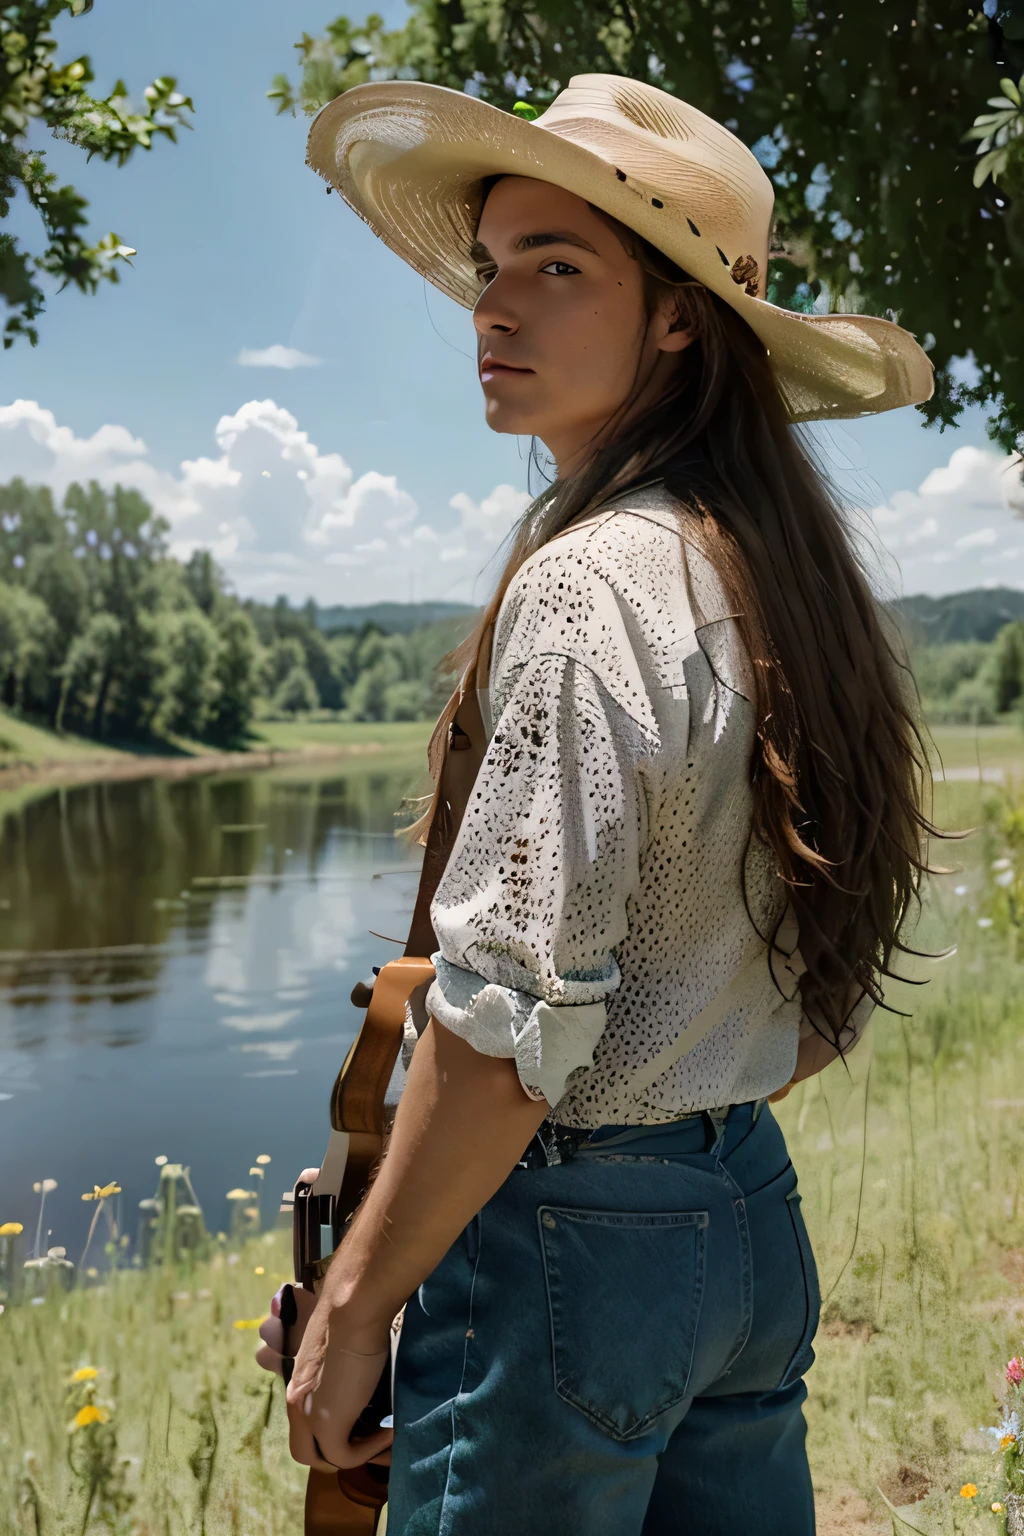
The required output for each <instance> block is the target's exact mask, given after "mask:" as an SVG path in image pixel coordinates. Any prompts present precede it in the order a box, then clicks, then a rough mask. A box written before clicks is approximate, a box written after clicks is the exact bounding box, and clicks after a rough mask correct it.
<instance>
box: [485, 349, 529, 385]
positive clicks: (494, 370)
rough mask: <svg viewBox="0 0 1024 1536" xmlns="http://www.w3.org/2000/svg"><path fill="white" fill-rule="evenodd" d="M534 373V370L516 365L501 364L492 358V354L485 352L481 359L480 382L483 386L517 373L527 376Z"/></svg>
mask: <svg viewBox="0 0 1024 1536" xmlns="http://www.w3.org/2000/svg"><path fill="white" fill-rule="evenodd" d="M533 371H534V370H533V369H532V368H518V367H516V365H515V364H514V363H503V362H499V360H498V359H497V358H496V357H492V356H491V354H490V352H485V353H484V355H483V357H482V358H481V359H480V382H481V383H482V384H486V383H487V382H488V381H489V380H490V379H495V378H501V377H506V378H510V377H512V376H513V375H515V374H517V373H518V374H527V373H533Z"/></svg>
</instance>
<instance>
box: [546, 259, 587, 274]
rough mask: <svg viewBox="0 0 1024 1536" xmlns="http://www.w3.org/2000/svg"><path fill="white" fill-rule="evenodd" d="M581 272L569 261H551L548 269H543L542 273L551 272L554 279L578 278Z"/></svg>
mask: <svg viewBox="0 0 1024 1536" xmlns="http://www.w3.org/2000/svg"><path fill="white" fill-rule="evenodd" d="M579 270H580V269H579V267H574V266H573V265H572V263H571V262H569V261H549V262H548V264H547V266H546V267H541V271H542V272H550V273H551V276H552V277H573V276H577V277H578V276H579Z"/></svg>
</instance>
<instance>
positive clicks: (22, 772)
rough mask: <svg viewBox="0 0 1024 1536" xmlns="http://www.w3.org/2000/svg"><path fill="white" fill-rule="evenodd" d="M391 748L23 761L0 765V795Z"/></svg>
mask: <svg viewBox="0 0 1024 1536" xmlns="http://www.w3.org/2000/svg"><path fill="white" fill-rule="evenodd" d="M391 750H393V748H392V747H391V746H390V744H389V743H386V742H379V741H368V742H347V743H342V742H338V743H332V744H330V745H326V744H325V745H324V746H309V747H267V748H264V749H262V750H260V751H255V752H200V753H196V754H195V755H194V756H186V755H182V756H181V757H158V756H152V757H150V756H148V755H147V754H145V753H139V754H134V753H125V754H123V755H119V756H114V755H113V754H111V755H110V756H109V757H108V756H102V757H83V758H52V759H49V760H44V761H41V762H29V761H25V760H21V761H18V762H14V763H2V764H0V795H2V794H4V793H6V792H8V791H11V790H16V789H23V788H25V787H26V786H27V785H31V784H52V785H53V786H54V787H55V788H56V787H58V786H59V785H61V784H83V783H89V782H93V783H95V782H97V781H101V780H102V781H108V780H109V781H114V780H127V779H150V778H164V779H179V778H189V777H191V776H193V775H196V774H205V773H229V772H231V771H232V770H235V769H244V770H246V771H248V770H254V769H263V768H282V767H289V766H291V765H297V764H300V763H314V762H328V761H330V760H331V759H332V758H333V759H342V758H350V757H370V756H375V755H377V754H380V753H386V752H388V751H391Z"/></svg>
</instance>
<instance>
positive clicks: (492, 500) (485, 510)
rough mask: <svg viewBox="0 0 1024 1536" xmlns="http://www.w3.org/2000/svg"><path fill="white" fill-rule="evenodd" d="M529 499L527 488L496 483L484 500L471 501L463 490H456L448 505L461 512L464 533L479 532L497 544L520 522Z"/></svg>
mask: <svg viewBox="0 0 1024 1536" xmlns="http://www.w3.org/2000/svg"><path fill="white" fill-rule="evenodd" d="M530 499H531V498H530V497H529V495H528V494H527V493H526V491H517V490H516V488H515V486H513V485H496V486H495V487H494V490H493V491H492V492H491V494H490V495H489V496H485V497H484V499H483V501H479V502H477V501H474V500H473V499H472V497H470V496H467V495H466V493H465V491H459V492H458V493H457V494H456V495H454V496H453V497H452V499H451V502H450V503H449V504H450V505H451V506H452V507H454V508H455V511H456V512H459V513H461V514H462V528H463V531H464V532H465V533H468V534H482V535H483V536H484V537H485V538H486V539H493V540H494V542H495V543H497V542H498V541H499V540H500V539H503V538H504V537H505V536H506V534H507V533H508V532H509V530H510V529H511V528H512V527H513V526H514V525H515V524H516V523H517V522H518V521H519V519H520V518H521V517H522V515H523V513H524V512H525V511H526V509H527V507H528V506H529V505H530Z"/></svg>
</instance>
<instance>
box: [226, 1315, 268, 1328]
mask: <svg viewBox="0 0 1024 1536" xmlns="http://www.w3.org/2000/svg"><path fill="white" fill-rule="evenodd" d="M262 1321H263V1319H262V1317H236V1318H235V1321H234V1323H233V1324H232V1327H233V1328H237V1329H238V1330H239V1332H241V1330H242V1329H243V1328H258V1327H259V1325H260V1323H262Z"/></svg>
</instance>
